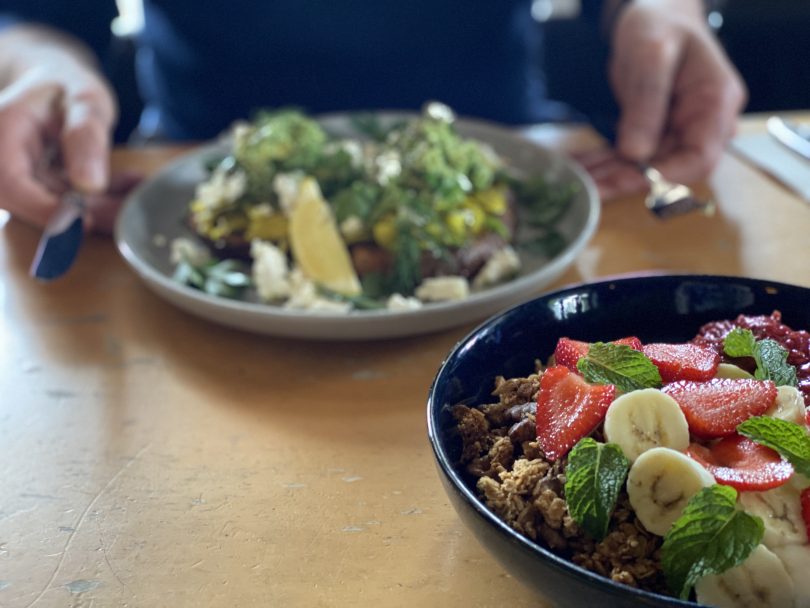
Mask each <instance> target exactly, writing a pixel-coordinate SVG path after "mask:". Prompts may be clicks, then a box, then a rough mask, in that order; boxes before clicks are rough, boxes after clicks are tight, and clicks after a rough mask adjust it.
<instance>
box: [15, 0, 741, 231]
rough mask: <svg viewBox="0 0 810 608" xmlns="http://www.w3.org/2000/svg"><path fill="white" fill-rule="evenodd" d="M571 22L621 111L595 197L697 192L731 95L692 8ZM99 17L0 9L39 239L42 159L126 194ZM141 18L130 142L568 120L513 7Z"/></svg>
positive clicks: (223, 8) (97, 13)
mask: <svg viewBox="0 0 810 608" xmlns="http://www.w3.org/2000/svg"><path fill="white" fill-rule="evenodd" d="M582 4H583V12H584V15H585V18H588V19H591V20H593V21H594V22H597V21H598V22H599V28H601V31H602V32H603V33H605V34H606V35H607V36H609V38H610V40H611V49H612V50H611V61H610V66H609V70H610V71H609V76H608V71H607V68H606V77H609V78H610V81H611V84H612V86H613V91H614V95H615V98H616V101H617V103H618V107H619V110H620V115H619V117H618V122H617V125H616V126H617V129H616V143H615V149H613V150H612V151H611V152H609V153H600V154H598V155H594V156H592V157H591V158H590V160H586V162H587V163H589V165H590V167H589V168H590V169H592V173H593V175H594V177H595V178H596V179H597V182H598V183H599V185H600V188H601V190H602V193H603V195H604V196H605V197H610V196H612V195H616V194H623V193H629V192H631V191H634V190H637V189H639V188H640V187H641V186H642V185H643V182H642V178H641V175H640V174H639V172H638V171H637V170H636V169H635V168H634V164H633V163H634V162H635V161H643V162H647V161H650V160H653V159H654V160H655V162H656V166H657V167H659V169H660V170H661V171H662V172H663V173H664V174H665V175H667V176H668V177H670V178H672V179H676V180H683V181H694V180H697V179H700V178H703V177H705V176H706V175H707V174H708V172H709V171H710V170H711V169H712V168H713V166H714V165H715V163H716V162H717V160H718V159H719V156H720V154H721V152H722V149H723V146H724V145H725V143H726V141H727V140H728V139H729V137H730V136H731V135H732V133H733V131H734V126H735V124H736V118H737V115H738V113H739V111H740V109H741V108H742V106H743V104H744V101H745V87H744V85H743V83H742V82H741V80H740V78H739V75H738V74H737V72H736V71H735V69H734V67H733V66H732V65H731V63H730V62H729V60H728V58H727V57H726V55H725V54H724V52H723V50H722V48H721V47H720V45H719V44H718V43H717V41H716V39H715V38H714V37H713V35H712V34H711V32H710V31H709V29H708V27H707V26H706V24H705V19H704V15H703V10H704V9H703V6H702V3H701V2H700V1H699V0H630V1H626V0H625V1H624V2H622V1H619V0H604V2H599V1H598V0H583V3H582ZM115 10H116V9H115V3H114V2H113V0H106V1H103V0H72V1H71V2H69V3H68V2H61V1H59V0H0V27H1V28H2V29H0V160H1V161H2V162H0V191H1V192H3V196H2V205H3V206H4V207H5V208H6V209H7V210H9V211H10V212H11V213H12V214H13V215H15V216H17V217H19V218H20V219H22V220H24V221H27V222H29V223H32V224H35V225H43V224H44V223H45V222H46V221H47V218H48V217H49V216H50V214H51V212H52V210H53V209H54V207H55V205H56V202H57V198H58V192H56V190H57V189H58V188H55V187H53V185H52V184H53V183H54V180H52V179H50V178H49V177H48V176H43V166H44V165H45V164H46V163H45V161H46V160H47V159H48V158H49V155H51V156H52V155H53V152H54V149H56V150H57V151H58V153H59V157H60V158H61V161H62V164H63V166H64V171H65V174H66V175H65V179H66V180H67V181H68V182H69V184H70V185H71V186H72V187H74V188H77V189H79V190H82V191H84V192H87V193H90V194H92V193H104V192H105V191H111V192H112V194H113V195H115V194H116V193H119V192H120V191H121V190H123V189H125V187H126V186H127V185H128V184H127V183H125V182H121V181H118V182H116V180H114V179H113V180H112V181H111V178H110V175H109V168H108V157H109V149H110V145H111V143H110V141H111V138H110V134H111V132H112V129H113V128H114V125H115V122H116V119H117V111H118V110H117V107H118V106H117V101H116V99H115V96H114V94H113V92H112V91H113V89H112V87H111V86H110V84H109V82H108V80H107V79H106V77H105V73H104V68H105V60H106V51H107V49H109V45H110V27H109V25H110V21H111V20H112V18H113V17H114V15H115ZM144 16H145V23H144V28H143V31H142V32H141V33H140V34H139V36H138V39H137V54H136V66H135V67H136V71H137V78H138V85H139V92H140V94H141V96H142V98H143V100H144V110H143V112H142V115H141V118H140V124H139V128H138V133H139V135H140V136H141V137H146V138H150V139H168V140H204V139H207V138H211V137H214V136H216V135H217V134H218V133H220V132H222V131H223V130H224V129H226V128H227V127H228V126H229V125H230V124H231V123H232V122H233V121H234V120H236V119H241V118H247V117H249V116H250V114H251V113H252V112H253V111H254V110H256V109H258V108H262V107H277V106H286V105H295V106H298V107H301V108H303V109H305V110H307V111H309V112H313V113H318V112H324V111H341V110H344V111H345V110H358V109H379V108H385V109H394V108H396V109H415V108H418V107H420V106H421V105H422V104H423V103H424V102H425V101H427V100H432V99H435V100H439V101H442V102H444V103H446V104H448V105H450V106H451V107H453V108H454V109H455V110H456V111H457V112H458V113H459V114H461V115H467V116H476V117H480V118H485V119H489V120H494V121H498V122H501V123H505V124H529V123H537V122H546V121H564V120H570V119H572V118H573V117H574V115H573V114H572V112H571V111H570V110H569V109H568V108H567V107H566V106H565V105H564V104H561V103H558V102H555V101H552V100H549V99H548V98H547V96H546V88H545V83H544V80H543V74H542V70H541V69H540V66H541V65H542V61H541V49H542V45H541V36H542V26H541V24H539V23H537V22H536V21H534V20H533V19H532V17H531V1H530V0H497V1H471V0H464V1H457V0H452V1H440V0H409V1H407V2H393V1H391V0H378V1H377V2H368V1H367V0H331V1H328V0H272V1H271V0H268V1H265V2H258V1H255V0H231V1H230V2H228V3H218V2H199V1H191V0H144ZM599 28H597V27H595V28H594V31H595V32H596V31H598V30H599ZM548 59H550V60H553V58H548ZM628 161H631V162H628ZM91 198H92V197H91ZM115 198H116V197H115V196H99V197H96V198H95V199H93V202H92V205H91V213H92V214H93V215H95V216H96V217H95V219H96V222H95V224H96V226H97V227H100V228H102V229H103V228H105V227H106V228H108V227H109V225H110V222H111V221H112V217H113V213H114V203H115Z"/></svg>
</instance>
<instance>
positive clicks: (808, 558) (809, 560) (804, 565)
mask: <svg viewBox="0 0 810 608" xmlns="http://www.w3.org/2000/svg"><path fill="white" fill-rule="evenodd" d="M773 552H774V553H775V554H776V556H777V557H778V558H779V559H781V560H782V564H784V566H785V570H787V573H788V575H789V576H790V578H791V579H793V596H794V599H795V602H796V608H810V576H807V571H808V568H810V545H785V546H784V547H777V548H776V549H774V550H773Z"/></svg>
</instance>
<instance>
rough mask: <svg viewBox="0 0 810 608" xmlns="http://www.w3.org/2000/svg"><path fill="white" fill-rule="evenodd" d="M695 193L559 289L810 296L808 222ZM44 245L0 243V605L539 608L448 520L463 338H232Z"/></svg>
mask: <svg viewBox="0 0 810 608" xmlns="http://www.w3.org/2000/svg"><path fill="white" fill-rule="evenodd" d="M743 129H753V130H756V129H762V120H761V118H760V117H752V118H749V119H747V120H745V121H744V124H743ZM540 137H541V138H542V139H544V140H546V141H549V142H553V143H554V144H555V145H559V146H561V147H564V148H567V149H576V148H582V147H587V146H590V145H593V141H594V139H593V136H591V135H589V134H588V133H582V132H573V133H572V132H569V131H559V130H553V129H552V130H542V132H541V134H540ZM178 152H179V151H178V150H172V149H162V150H160V149H152V150H137V151H136V150H120V151H117V152H116V153H115V158H114V163H115V165H117V166H118V167H127V168H136V169H141V170H146V171H152V170H155V169H157V168H158V167H160V166H161V165H162V164H163V163H164V162H165V161H167V160H168V159H170V158H171V157H173V156H175V155H176V154H177V153H178ZM706 187H707V188H710V189H711V190H712V191H713V192H714V194H715V196H716V198H717V199H718V201H719V205H720V207H719V212H718V213H717V215H716V216H715V217H713V218H710V219H707V218H705V217H702V216H699V215H696V216H692V217H683V218H678V219H676V220H673V221H671V222H669V223H661V222H659V221H657V220H655V219H654V218H653V217H651V216H650V215H649V214H648V213H647V212H646V210H645V209H644V208H643V206H642V204H641V201H640V199H638V198H634V199H628V200H623V201H618V202H615V203H610V204H606V205H605V208H604V215H603V219H602V223H601V227H600V228H599V231H598V234H597V235H596V238H594V240H593V242H592V243H591V244H590V245H589V246H588V247H587V249H586V250H585V251H584V253H583V254H582V255H581V256H580V257H579V259H578V260H577V262H576V264H575V265H574V267H572V268H571V269H570V271H569V272H567V274H566V275H565V276H564V277H563V278H562V279H561V280H560V281H559V282H558V285H563V284H567V283H572V282H578V281H583V280H591V279H595V278H598V277H603V276H606V275H615V274H619V273H626V272H633V271H643V270H662V271H673V272H680V271H687V272H699V273H719V274H730V275H748V276H753V277H761V278H768V279H771V280H776V281H784V282H792V283H797V284H801V285H805V286H810V270H809V269H808V265H807V261H806V254H807V243H808V235H810V205H808V204H807V203H805V202H803V201H801V200H799V199H798V198H796V197H794V196H792V195H791V194H790V193H788V192H787V191H785V190H783V189H782V188H781V187H780V186H779V185H777V184H776V183H775V182H773V181H771V180H770V179H768V178H766V177H764V176H763V175H762V174H761V173H759V172H758V171H756V170H754V169H752V168H751V167H749V166H747V165H745V164H743V163H741V162H740V161H738V160H736V159H735V158H734V157H732V156H726V157H725V158H724V159H723V161H722V162H721V164H720V166H719V168H718V169H717V171H716V173H715V174H714V176H713V177H712V179H711V180H710V183H709V184H707V185H706ZM38 237H39V234H38V233H37V232H36V231H35V230H33V229H30V228H28V227H26V226H23V225H21V224H18V223H16V222H14V221H12V222H9V223H7V224H6V225H5V226H4V227H3V229H2V233H0V343H1V344H2V347H1V348H0V359H1V360H2V365H0V394H1V395H2V397H0V446H1V447H2V457H0V476H1V477H2V481H3V487H2V494H0V606H2V607H3V608H22V607H29V606H72V607H80V606H81V607H84V608H90V607H93V606H96V607H100V606H132V607H135V606H147V607H153V606H307V607H309V606H439V605H441V606H442V607H443V608H452V607H455V606H465V607H466V606H494V605H508V606H511V607H513V608H518V607H521V606H538V605H540V602H539V601H538V599H537V597H536V596H534V595H532V594H531V593H530V592H529V591H528V590H526V589H525V588H523V587H522V586H521V585H520V584H519V583H517V582H516V581H515V580H513V579H512V578H510V577H509V576H508V575H507V574H506V573H505V572H504V571H503V570H502V569H501V568H500V567H499V566H498V564H497V563H496V562H494V560H493V559H492V558H491V557H490V556H489V555H488V554H487V553H485V552H484V550H483V549H482V548H481V547H480V546H479V545H478V543H477V542H476V540H475V539H474V538H473V536H472V534H471V533H470V532H468V531H467V530H466V529H465V528H464V527H463V525H462V524H461V522H460V521H459V520H458V518H457V517H456V514H455V513H454V511H453V509H452V508H451V506H450V505H449V503H448V501H447V500H446V498H445V494H444V492H443V490H442V488H441V486H440V484H439V480H438V475H437V473H436V470H435V467H434V465H433V458H432V454H431V451H430V448H429V445H428V442H427V438H426V428H425V426H426V424H425V398H426V395H427V389H428V386H429V384H430V382H431V379H432V378H433V376H434V374H435V372H436V370H437V368H438V366H439V364H440V362H441V360H442V357H443V355H444V354H445V353H446V352H447V351H448V350H449V349H450V348H451V347H452V346H453V344H454V343H455V342H456V340H458V339H459V338H460V337H462V336H463V335H464V334H465V333H466V332H467V331H468V330H469V329H470V328H471V327H470V326H465V327H459V328H456V329H453V330H450V331H445V332H443V333H437V334H434V335H429V336H425V337H419V338H412V339H401V340H389V341H384V342H377V343H365V344H349V343H338V344H326V343H316V342H296V341H291V340H282V339H273V338H268V337H261V336H255V335H250V334H247V333H240V332H238V331H233V330H229V329H226V328H222V327H219V326H216V325H212V324H210V323H207V322H204V321H202V320H198V319H196V318H192V317H190V316H188V315H187V314H184V313H183V312H181V311H179V310H178V309H176V308H174V307H172V306H171V305H169V304H167V303H165V302H164V301H163V300H160V299H158V298H157V297H156V296H154V295H153V294H152V293H151V292H150V291H148V290H147V289H146V288H145V287H144V286H143V285H142V284H141V282H140V281H139V280H138V279H137V278H136V277H135V275H134V274H133V273H132V272H131V271H130V270H129V268H128V267H127V266H126V265H125V264H124V262H123V261H122V259H121V258H120V257H119V255H118V254H117V252H116V250H115V247H114V245H113V243H112V241H111V240H109V239H107V238H102V237H94V238H91V239H90V240H89V242H88V243H87V245H86V247H85V248H84V249H83V250H82V252H81V254H80V258H79V260H78V263H77V265H76V266H75V268H74V269H73V270H72V271H71V273H70V274H69V275H68V276H67V277H66V278H64V279H63V280H60V281H58V282H55V283H53V284H50V285H43V284H38V283H36V282H34V281H32V280H31V279H29V278H28V276H27V270H28V265H29V263H30V260H31V258H32V255H33V252H34V249H35V246H36V242H37V239H38Z"/></svg>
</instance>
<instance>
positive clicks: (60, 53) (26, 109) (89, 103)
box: [0, 34, 131, 228]
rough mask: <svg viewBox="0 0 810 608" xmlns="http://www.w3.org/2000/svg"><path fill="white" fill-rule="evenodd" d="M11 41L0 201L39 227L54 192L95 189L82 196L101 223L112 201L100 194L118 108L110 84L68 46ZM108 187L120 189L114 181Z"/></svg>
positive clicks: (1, 116) (1, 100) (1, 111)
mask: <svg viewBox="0 0 810 608" xmlns="http://www.w3.org/2000/svg"><path fill="white" fill-rule="evenodd" d="M13 35H14V34H12V36H13ZM14 43H15V45H14V51H15V53H17V55H16V57H15V58H12V59H9V58H8V56H6V60H7V61H8V64H7V65H5V66H4V67H5V68H6V69H5V70H4V72H5V74H7V78H6V79H5V80H4V82H3V84H4V86H3V88H2V89H0V206H2V207H3V208H4V209H6V210H7V211H9V212H10V213H11V214H12V216H14V217H17V218H19V219H21V220H23V221H25V222H27V223H30V224H34V225H36V226H42V225H44V224H45V223H46V222H47V221H48V218H49V217H50V216H51V214H52V212H53V210H54V209H55V207H56V205H57V203H58V200H59V196H60V194H62V193H63V192H64V191H65V190H67V189H69V188H73V189H76V190H78V191H80V192H83V193H85V194H89V195H95V196H89V197H88V201H89V205H88V207H89V209H88V213H89V216H90V217H89V218H88V220H89V222H90V223H91V224H94V223H95V225H96V226H97V227H100V228H105V227H107V226H108V225H109V224H110V222H109V220H108V217H109V216H110V211H109V209H108V207H109V206H110V205H114V204H115V202H116V201H115V199H116V197H115V196H112V197H110V196H104V195H103V194H104V193H105V192H106V191H107V189H108V186H109V185H110V184H109V181H110V180H109V152H110V134H111V130H112V128H113V125H114V124H115V120H116V114H117V108H116V103H115V100H114V97H113V95H112V93H111V91H110V88H109V86H108V85H107V84H106V83H105V82H104V80H103V79H102V77H101V76H100V75H99V73H98V72H97V71H96V70H95V68H94V67H93V66H92V65H90V64H89V62H87V61H84V60H83V58H82V57H81V56H79V55H75V54H73V53H71V52H70V50H69V49H67V48H65V49H62V48H59V47H58V46H56V45H54V46H49V45H48V44H45V43H44V41H42V40H41V39H40V38H38V37H34V36H26V35H21V36H19V37H18V38H17V39H16V40H14ZM21 47H22V48H21ZM26 47H27V48H26ZM3 48H8V47H3ZM125 181H126V180H125ZM129 181H131V180H129ZM114 186H115V187H116V188H117V189H119V190H120V188H121V182H120V181H118V182H117V183H116V184H114ZM113 194H115V193H113ZM95 216H98V219H97V220H96V221H94V218H95Z"/></svg>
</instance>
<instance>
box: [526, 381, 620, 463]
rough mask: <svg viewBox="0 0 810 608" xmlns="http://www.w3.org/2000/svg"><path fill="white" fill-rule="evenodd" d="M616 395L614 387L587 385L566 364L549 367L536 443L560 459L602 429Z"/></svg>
mask: <svg viewBox="0 0 810 608" xmlns="http://www.w3.org/2000/svg"><path fill="white" fill-rule="evenodd" d="M615 395H616V387H615V386H613V385H612V384H588V383H587V382H585V380H583V379H582V377H581V376H579V375H578V374H576V373H574V372H572V371H571V370H570V369H568V368H567V367H565V366H563V365H555V366H554V367H550V368H548V369H547V370H546V371H545V372H543V375H542V376H541V378H540V390H539V391H538V392H537V415H536V418H537V441H538V443H539V444H540V447H541V448H543V452H544V453H545V455H546V457H547V458H548V459H549V460H558V459H559V458H562V457H563V456H565V455H566V454H567V453H568V450H570V449H571V448H572V447H574V445H575V444H576V443H577V441H579V440H580V439H582V438H583V437H586V436H587V435H590V434H591V433H592V432H593V430H594V429H595V428H596V427H597V426H599V423H600V422H602V420H603V419H604V418H605V413H606V412H607V409H608V407H609V406H610V403H611V401H613V397H614V396H615Z"/></svg>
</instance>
